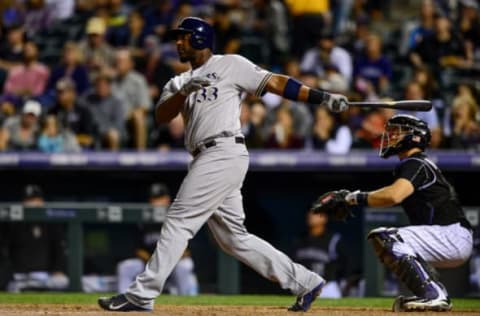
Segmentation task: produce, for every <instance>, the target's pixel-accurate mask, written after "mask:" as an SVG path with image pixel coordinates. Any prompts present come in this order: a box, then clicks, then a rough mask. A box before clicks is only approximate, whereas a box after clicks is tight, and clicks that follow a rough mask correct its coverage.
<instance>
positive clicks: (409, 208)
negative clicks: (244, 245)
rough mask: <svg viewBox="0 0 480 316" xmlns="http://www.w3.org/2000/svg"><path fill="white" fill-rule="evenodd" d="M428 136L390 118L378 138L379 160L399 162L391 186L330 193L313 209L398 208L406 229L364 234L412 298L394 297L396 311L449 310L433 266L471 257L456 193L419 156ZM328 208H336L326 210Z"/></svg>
mask: <svg viewBox="0 0 480 316" xmlns="http://www.w3.org/2000/svg"><path fill="white" fill-rule="evenodd" d="M430 137H431V136H430V129H429V128H428V125H427V123H426V122H425V121H423V120H420V119H418V118H416V117H414V116H410V115H406V114H399V115H395V116H393V117H392V118H390V119H389V120H388V121H387V124H386V129H385V132H384V133H383V136H382V144H381V147H380V156H381V157H383V158H387V157H390V156H392V155H397V156H398V157H399V159H400V162H399V164H398V165H397V167H396V168H395V170H394V182H393V183H392V184H391V185H388V186H385V187H383V188H380V189H378V190H374V191H370V192H362V191H355V192H349V191H347V190H339V191H334V192H330V194H328V193H327V194H325V195H323V196H322V197H321V199H320V201H319V202H318V204H317V205H316V206H314V208H319V209H318V211H319V210H320V209H322V208H326V209H331V211H332V212H333V213H335V212H339V213H341V214H345V212H344V205H345V204H346V205H360V206H370V207H389V206H392V205H395V204H401V205H402V207H403V208H404V210H405V212H406V214H407V216H408V218H409V220H410V223H411V225H410V226H406V227H401V228H386V227H380V228H377V229H374V230H372V231H371V232H370V233H369V234H368V239H369V241H370V242H371V244H372V246H373V248H374V250H375V252H376V254H377V256H378V257H379V259H380V260H381V261H382V263H384V264H385V265H386V266H387V268H388V269H390V270H391V271H392V272H393V273H394V274H395V275H396V276H397V277H398V279H399V280H400V281H402V282H403V283H404V284H405V285H406V286H407V287H408V288H409V289H410V290H411V291H412V292H413V293H414V294H415V296H412V297H403V296H400V297H398V298H397V299H396V300H395V303H394V304H393V311H395V312H397V311H412V310H432V311H447V310H450V309H451V308H452V303H451V302H450V299H449V297H448V294H447V291H446V289H445V287H444V286H443V285H442V284H441V283H440V281H439V279H438V275H437V273H436V271H435V269H434V268H433V267H440V268H453V267H457V266H459V265H461V264H462V263H464V262H465V261H466V260H467V259H468V258H469V257H470V255H471V253H472V248H473V237H472V227H471V226H470V223H469V222H468V221H467V219H466V218H465V215H464V212H463V209H462V207H461V204H460V202H459V201H458V199H457V195H456V193H455V189H454V188H453V187H452V185H451V184H450V183H449V182H448V181H447V180H446V179H445V177H444V176H443V174H442V172H441V171H440V169H438V167H437V166H436V165H435V164H434V163H433V162H432V161H431V160H430V159H428V158H427V156H426V154H425V152H424V150H425V148H426V147H427V145H428V143H429V142H430ZM336 201H338V202H336ZM329 204H337V205H336V206H332V207H329ZM324 211H325V209H324ZM347 213H348V212H347ZM346 216H348V214H347V215H346Z"/></svg>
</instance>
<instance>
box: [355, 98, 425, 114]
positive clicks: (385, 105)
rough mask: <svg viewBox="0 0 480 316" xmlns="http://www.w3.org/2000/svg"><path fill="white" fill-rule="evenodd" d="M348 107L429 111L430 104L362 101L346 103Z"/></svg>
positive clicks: (420, 101) (422, 102)
mask: <svg viewBox="0 0 480 316" xmlns="http://www.w3.org/2000/svg"><path fill="white" fill-rule="evenodd" d="M348 104H349V105H350V106H359V107H370V108H390V109H398V110H406V111H424V112H427V111H430V110H431V109H432V102H431V101H429V100H399V101H362V102H348Z"/></svg>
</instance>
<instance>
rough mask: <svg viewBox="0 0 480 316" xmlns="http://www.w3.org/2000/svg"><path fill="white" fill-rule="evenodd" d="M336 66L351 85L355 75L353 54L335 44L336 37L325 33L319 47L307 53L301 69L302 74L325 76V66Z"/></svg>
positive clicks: (319, 41) (321, 36) (319, 39)
mask: <svg viewBox="0 0 480 316" xmlns="http://www.w3.org/2000/svg"><path fill="white" fill-rule="evenodd" d="M329 64H330V65H334V66H335V67H337V68H338V70H339V72H340V73H341V74H342V76H344V77H345V79H346V80H347V82H348V84H350V82H351V80H352V75H353V61H352V57H351V54H350V53H349V52H348V51H347V50H346V49H344V48H342V47H340V46H339V45H337V44H336V43H335V38H334V35H333V34H332V33H330V32H323V33H321V34H320V35H319V37H318V41H317V45H316V46H315V47H313V48H310V49H309V50H307V51H306V52H305V54H304V55H303V57H302V61H301V64H300V69H301V70H302V72H314V73H316V74H317V75H318V76H320V77H321V76H324V75H325V65H329Z"/></svg>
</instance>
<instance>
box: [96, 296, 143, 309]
mask: <svg viewBox="0 0 480 316" xmlns="http://www.w3.org/2000/svg"><path fill="white" fill-rule="evenodd" d="M98 305H100V307H101V308H103V309H104V310H106V311H113V312H151V311H152V310H151V309H147V308H143V307H140V306H137V305H135V304H133V303H130V301H129V300H127V297H126V296H125V294H118V295H115V296H112V297H100V298H99V299H98Z"/></svg>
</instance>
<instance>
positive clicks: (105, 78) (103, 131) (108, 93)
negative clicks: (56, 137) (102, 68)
mask: <svg viewBox="0 0 480 316" xmlns="http://www.w3.org/2000/svg"><path fill="white" fill-rule="evenodd" d="M81 102H83V103H82V104H83V106H85V107H86V108H88V109H89V110H90V111H91V113H92V115H93V118H94V120H95V125H96V126H97V131H98V135H99V137H100V146H101V148H107V149H109V150H118V149H120V147H121V145H122V144H123V142H124V140H125V137H126V131H125V117H126V114H125V108H126V106H125V105H124V104H123V102H124V101H123V100H122V99H120V98H118V97H117V96H115V95H114V94H113V93H112V78H111V76H110V75H108V74H105V73H100V74H98V75H97V77H96V78H95V81H94V88H93V89H92V90H90V91H87V93H86V94H85V95H84V96H83V98H82V101H81Z"/></svg>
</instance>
